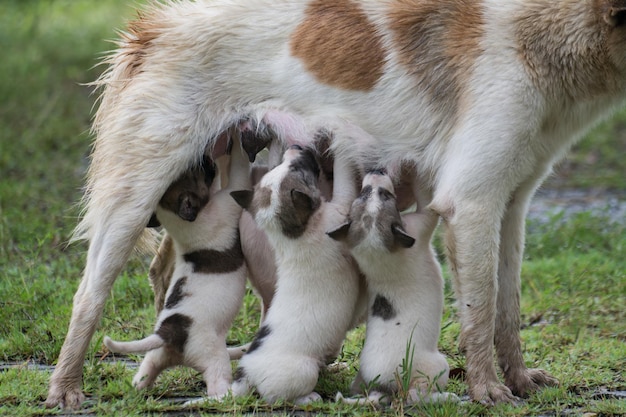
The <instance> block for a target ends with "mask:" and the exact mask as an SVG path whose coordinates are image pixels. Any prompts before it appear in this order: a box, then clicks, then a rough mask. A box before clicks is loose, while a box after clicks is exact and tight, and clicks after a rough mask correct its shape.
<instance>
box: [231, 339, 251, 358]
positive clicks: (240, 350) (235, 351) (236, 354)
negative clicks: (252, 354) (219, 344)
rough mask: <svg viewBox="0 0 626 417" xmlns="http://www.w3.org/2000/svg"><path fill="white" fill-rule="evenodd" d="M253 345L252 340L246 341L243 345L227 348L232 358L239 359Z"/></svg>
mask: <svg viewBox="0 0 626 417" xmlns="http://www.w3.org/2000/svg"><path fill="white" fill-rule="evenodd" d="M251 345H252V342H250V343H246V344H245V345H241V346H235V347H229V348H228V349H227V350H228V356H229V357H230V360H231V361H234V360H237V359H241V357H242V356H243V355H244V354H245V353H246V352H247V351H248V350H249V349H250V346H251Z"/></svg>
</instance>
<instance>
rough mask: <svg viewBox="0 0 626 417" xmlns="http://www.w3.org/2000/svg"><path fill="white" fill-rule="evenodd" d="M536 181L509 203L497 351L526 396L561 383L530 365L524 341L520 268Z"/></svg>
mask: <svg viewBox="0 0 626 417" xmlns="http://www.w3.org/2000/svg"><path fill="white" fill-rule="evenodd" d="M536 183H537V181H536V180H532V181H527V183H526V184H524V185H522V186H521V187H520V188H519V189H518V190H517V191H516V192H515V194H514V195H513V197H512V198H511V200H510V201H509V204H508V206H507V209H506V212H505V214H504V218H503V220H502V228H501V231H500V257H499V258H500V260H499V265H498V284H499V285H498V301H497V315H496V327H495V344H496V352H497V355H498V364H499V365H500V368H501V369H502V371H503V372H504V380H505V383H506V385H507V386H508V387H509V388H510V389H511V391H512V392H513V393H514V394H515V395H519V396H522V397H523V396H526V395H527V394H529V393H530V392H532V391H535V390H537V389H538V388H539V387H541V386H547V385H557V384H558V381H557V380H556V379H555V378H553V377H552V376H551V375H549V374H548V373H546V372H545V371H543V370H541V369H528V368H526V365H525V364H524V358H523V356H522V346H521V341H520V270H521V264H522V257H523V253H524V228H525V219H526V212H527V210H528V203H529V201H530V199H531V197H532V195H533V193H534V191H535V188H536Z"/></svg>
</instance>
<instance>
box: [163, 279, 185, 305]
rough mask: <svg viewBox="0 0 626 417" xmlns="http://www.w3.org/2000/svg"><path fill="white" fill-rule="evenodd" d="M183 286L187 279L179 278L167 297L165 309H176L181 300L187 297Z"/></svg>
mask: <svg viewBox="0 0 626 417" xmlns="http://www.w3.org/2000/svg"><path fill="white" fill-rule="evenodd" d="M185 284H187V277H180V278H179V279H178V280H177V281H176V283H175V284H174V287H173V288H172V292H171V293H170V295H169V296H168V297H167V301H166V302H165V308H168V309H171V308H174V307H176V306H177V305H178V303H180V301H181V300H182V299H183V298H185V297H187V296H188V295H189V293H186V292H184V287H185Z"/></svg>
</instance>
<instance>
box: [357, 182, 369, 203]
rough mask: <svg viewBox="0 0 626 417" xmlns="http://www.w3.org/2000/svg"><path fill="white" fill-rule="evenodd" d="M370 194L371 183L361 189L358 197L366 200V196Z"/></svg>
mask: <svg viewBox="0 0 626 417" xmlns="http://www.w3.org/2000/svg"><path fill="white" fill-rule="evenodd" d="M371 195H372V186H371V185H366V186H365V187H363V189H362V190H361V194H359V198H360V199H361V200H367V199H368V198H370V196H371Z"/></svg>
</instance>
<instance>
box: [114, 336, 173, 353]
mask: <svg viewBox="0 0 626 417" xmlns="http://www.w3.org/2000/svg"><path fill="white" fill-rule="evenodd" d="M103 343H104V345H105V346H106V347H107V348H109V350H110V351H111V352H116V353H144V352H148V351H150V350H154V349H157V348H160V347H161V346H163V345H164V344H165V341H164V340H163V339H161V336H159V335H158V334H151V335H150V336H148V337H146V338H143V339H141V340H133V341H130V342H118V341H115V340H113V339H111V338H110V337H109V336H105V337H104V340H103Z"/></svg>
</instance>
